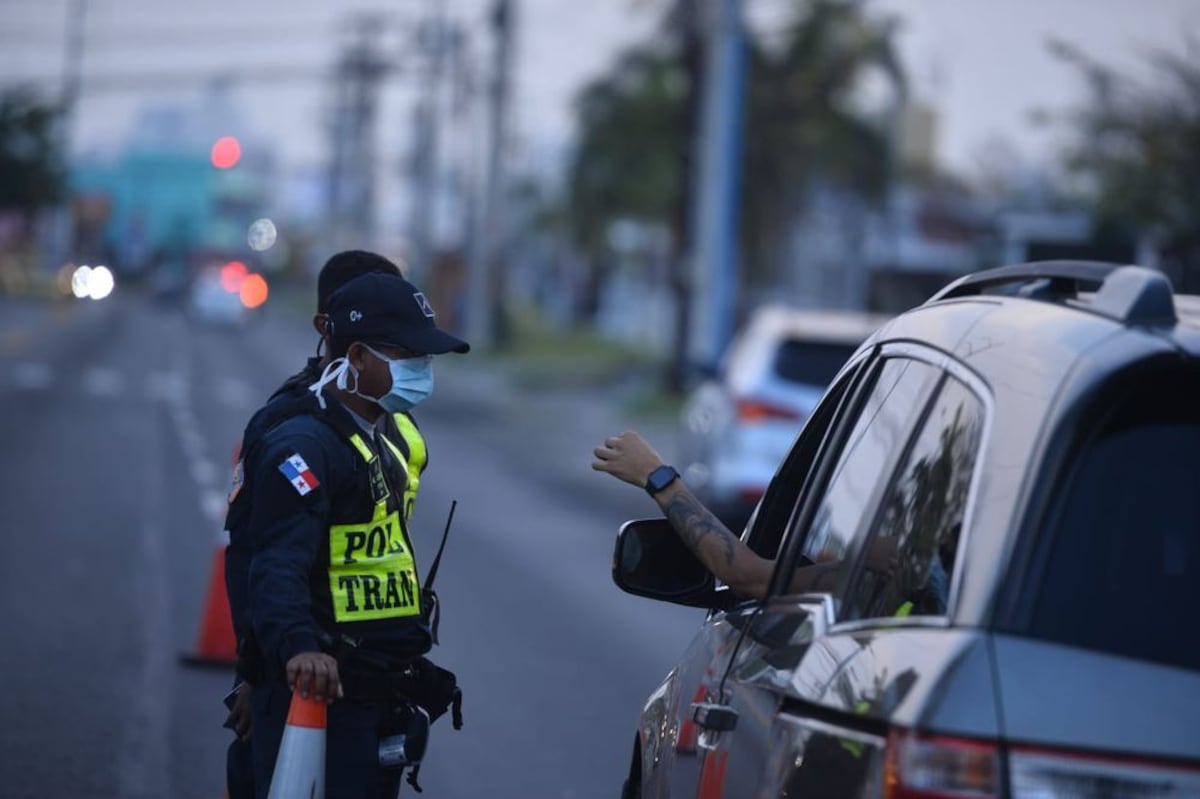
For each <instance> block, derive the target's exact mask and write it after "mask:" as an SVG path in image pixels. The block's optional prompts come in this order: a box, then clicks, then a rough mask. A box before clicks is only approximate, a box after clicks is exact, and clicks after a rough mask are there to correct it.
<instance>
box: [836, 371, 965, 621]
mask: <svg viewBox="0 0 1200 799" xmlns="http://www.w3.org/2000/svg"><path fill="white" fill-rule="evenodd" d="M983 422H984V407H983V404H982V402H980V400H979V398H978V397H976V396H975V394H974V393H973V392H972V391H971V390H970V389H969V388H967V387H966V386H965V385H963V384H962V383H960V382H959V381H958V380H955V379H954V378H952V377H947V378H946V379H945V381H944V383H943V384H942V388H941V390H940V392H939V393H938V396H937V399H936V400H935V401H934V403H933V404H932V407H931V408H930V410H929V414H928V416H926V418H925V419H924V421H923V422H922V425H921V429H920V432H919V433H918V434H917V436H916V438H915V440H914V441H913V443H912V446H911V447H910V449H909V452H908V454H907V455H906V456H905V458H904V461H903V462H902V464H901V466H900V468H899V469H898V470H897V471H896V476H895V478H894V479H893V482H892V484H891V486H890V487H889V488H888V492H887V494H886V496H885V497H884V499H883V501H882V503H881V505H880V516H879V520H878V521H877V522H876V524H875V525H873V526H872V528H871V529H870V530H869V531H868V542H867V553H866V559H865V564H867V566H868V567H866V568H861V569H859V572H858V575H857V576H856V577H855V578H854V582H853V584H852V586H851V587H850V590H849V591H847V593H846V600H845V602H844V603H843V606H842V611H841V618H842V619H862V618H878V617H886V616H892V617H896V616H944V615H945V614H946V612H947V606H948V603H949V599H950V586H951V583H952V581H953V579H954V564H955V556H956V554H957V551H958V540H959V535H960V534H961V532H962V523H963V517H964V515H965V513H966V508H967V495H968V493H969V491H970V488H971V476H972V475H973V474H974V471H975V463H976V456H977V454H978V452H979V448H980V440H981V438H982V431H983ZM892 553H894V554H895V556H896V560H897V563H898V567H897V569H896V571H895V573H894V574H892V575H887V574H884V573H882V572H879V571H875V570H872V569H871V568H869V564H871V563H872V559H873V558H877V559H880V560H882V559H886V558H887V557H888V556H889V555H890V554H892ZM876 562H879V561H876Z"/></svg>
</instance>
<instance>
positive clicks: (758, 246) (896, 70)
mask: <svg viewBox="0 0 1200 799" xmlns="http://www.w3.org/2000/svg"><path fill="white" fill-rule="evenodd" d="M893 34H894V25H893V24H892V23H891V22H889V21H877V20H874V19H869V18H867V17H865V16H864V15H863V13H862V10H861V7H860V6H859V5H858V4H851V3H846V2H840V1H839V0H813V2H799V3H797V8H796V19H795V21H794V22H793V24H792V27H791V28H790V30H789V31H788V32H787V38H786V40H785V44H784V47H783V48H782V50H781V51H780V52H778V53H771V52H768V51H766V50H764V49H763V48H761V47H752V48H750V51H749V53H748V65H747V66H748V69H747V76H748V80H747V84H748V90H747V95H746V104H747V105H746V121H745V125H746V133H745V139H746V147H745V152H744V158H743V186H744V189H743V192H742V243H743V252H744V255H745V259H744V260H745V263H746V266H747V267H748V269H749V270H750V272H751V273H752V274H754V273H761V272H764V271H767V270H768V269H769V266H768V264H769V260H770V259H769V255H768V254H769V252H770V251H771V250H772V249H773V248H774V247H775V245H776V243H777V242H778V240H779V237H780V236H781V235H783V234H784V233H785V232H786V228H787V227H788V226H789V225H790V224H791V223H792V222H793V221H794V215H795V213H796V212H797V209H798V208H799V207H801V206H802V204H803V201H804V198H805V195H806V193H807V192H808V191H809V189H811V187H812V186H814V185H818V184H822V183H826V184H831V185H835V186H838V187H840V188H844V189H849V190H851V191H854V192H856V193H858V194H860V195H862V196H863V197H864V198H866V199H868V200H875V199H878V198H879V197H880V196H881V195H882V193H883V191H884V189H885V188H886V186H887V183H888V180H889V179H890V177H891V172H890V169H891V166H890V155H889V145H888V141H887V137H886V134H885V133H884V131H883V130H882V127H881V125H880V124H879V122H878V120H873V119H869V118H867V117H866V116H865V115H864V114H862V113H861V112H859V111H857V110H856V109H855V106H854V94H855V92H856V91H858V90H859V89H860V88H861V86H862V84H863V81H864V80H865V79H866V78H867V77H868V76H869V74H870V73H872V72H873V71H874V72H877V73H879V74H882V75H884V76H886V78H887V79H888V80H889V82H890V83H891V85H892V88H893V90H894V91H901V92H902V91H903V88H904V84H905V79H904V73H903V70H902V68H901V66H900V63H899V60H898V58H897V56H896V53H895V50H894V49H893V45H892V38H893Z"/></svg>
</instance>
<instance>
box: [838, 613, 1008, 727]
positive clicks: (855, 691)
mask: <svg viewBox="0 0 1200 799" xmlns="http://www.w3.org/2000/svg"><path fill="white" fill-rule="evenodd" d="M836 637H837V638H845V639H848V640H849V641H851V642H853V643H852V647H853V650H854V651H853V654H852V655H851V656H850V657H848V658H846V660H845V662H844V664H843V666H842V667H841V669H839V671H838V673H837V675H836V676H835V677H834V679H833V681H832V683H831V685H830V689H829V691H828V692H826V694H825V696H824V704H825V705H827V706H828V707H830V708H836V709H838V710H843V711H849V712H853V713H855V714H857V715H859V716H861V717H862V719H863V720H864V721H867V720H875V721H878V722H881V723H885V724H888V725H889V726H900V727H905V728H910V729H922V730H932V731H936V732H939V733H943V734H948V735H962V736H966V737H977V738H989V737H995V736H997V735H998V734H999V732H1000V721H999V716H998V713H997V704H996V688H995V683H994V679H993V674H992V663H991V657H990V651H989V648H988V644H987V636H986V634H984V633H981V632H978V631H974V630H955V629H949V628H944V627H923V626H905V625H903V624H896V623H889V622H885V623H883V624H881V625H879V626H876V627H873V628H871V629H867V630H861V631H858V632H854V633H843V634H841V635H839V636H836Z"/></svg>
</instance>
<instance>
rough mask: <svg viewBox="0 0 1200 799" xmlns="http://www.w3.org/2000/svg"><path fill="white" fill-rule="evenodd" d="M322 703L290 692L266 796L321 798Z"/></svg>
mask: <svg viewBox="0 0 1200 799" xmlns="http://www.w3.org/2000/svg"><path fill="white" fill-rule="evenodd" d="M324 797H325V703H324V702H318V701H316V700H315V699H305V698H304V697H302V696H300V692H299V691H293V692H292V704H291V707H290V708H288V717H287V726H286V727H284V728H283V741H282V742H281V743H280V744H279V754H278V755H276V756H275V773H274V774H273V775H272V776H271V790H270V792H269V793H268V794H267V799H301V798H303V799H324Z"/></svg>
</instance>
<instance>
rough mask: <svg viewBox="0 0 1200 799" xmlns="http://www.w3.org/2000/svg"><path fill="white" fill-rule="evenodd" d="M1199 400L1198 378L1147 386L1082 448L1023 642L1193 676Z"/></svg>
mask: <svg viewBox="0 0 1200 799" xmlns="http://www.w3.org/2000/svg"><path fill="white" fill-rule="evenodd" d="M1168 385H1169V386H1170V387H1169V388H1167V386H1168ZM1151 388H1153V393H1151V390H1150V389H1151ZM1198 389H1200V379H1198V378H1196V377H1194V376H1193V377H1192V378H1191V379H1189V380H1186V381H1185V380H1182V379H1176V380H1175V381H1173V384H1168V383H1165V382H1161V381H1149V380H1147V381H1143V385H1142V386H1141V387H1139V388H1138V389H1137V392H1138V393H1137V394H1136V395H1135V396H1133V397H1129V398H1127V400H1126V402H1124V403H1122V404H1121V405H1119V406H1118V407H1117V410H1116V412H1115V413H1114V414H1113V415H1112V416H1110V417H1109V420H1108V422H1107V423H1106V424H1105V426H1104V428H1103V431H1102V432H1101V433H1100V434H1099V436H1097V437H1096V438H1095V439H1093V440H1092V441H1091V442H1090V443H1088V444H1087V445H1086V446H1085V447H1084V450H1083V452H1081V453H1080V457H1079V459H1078V460H1077V461H1076V464H1077V465H1076V467H1075V469H1074V475H1073V478H1072V479H1071V480H1070V482H1069V483H1068V485H1067V489H1066V492H1065V494H1064V495H1063V499H1062V501H1061V504H1060V506H1059V509H1058V512H1057V513H1056V514H1054V515H1052V516H1051V523H1050V525H1049V527H1048V529H1050V530H1053V531H1054V539H1053V542H1052V544H1051V545H1050V548H1049V553H1048V554H1049V558H1048V560H1047V561H1046V569H1045V571H1044V572H1043V574H1042V575H1041V579H1040V581H1039V587H1038V590H1037V594H1036V599H1035V601H1034V603H1033V607H1032V616H1031V617H1030V625H1031V626H1030V629H1029V630H1028V632H1029V633H1031V634H1033V635H1034V636H1036V637H1039V638H1048V639H1051V640H1054V641H1060V642H1062V643H1066V644H1071V645H1076V646H1083V647H1087V648H1090V649H1098V650H1102V651H1104V652H1111V653H1114V654H1118V655H1125V656H1128V657H1134V658H1140V659H1145V660H1152V661H1157V662H1160V663H1167V664H1170V665H1174V666H1182V667H1184V668H1189V669H1197V670H1200V638H1198V637H1197V636H1196V634H1195V632H1196V631H1195V622H1194V618H1193V616H1192V615H1191V614H1192V613H1193V611H1194V610H1195V608H1197V607H1200V399H1198V397H1200V393H1198Z"/></svg>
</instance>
